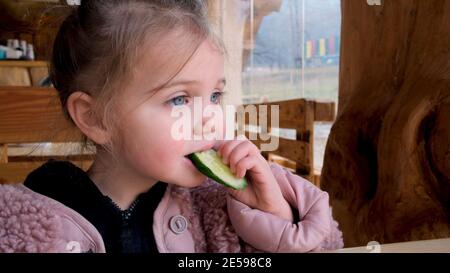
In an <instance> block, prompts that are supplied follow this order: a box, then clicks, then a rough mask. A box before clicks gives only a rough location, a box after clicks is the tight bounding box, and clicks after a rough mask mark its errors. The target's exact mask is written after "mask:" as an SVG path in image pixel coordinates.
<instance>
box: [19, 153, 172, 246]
mask: <svg viewBox="0 0 450 273" xmlns="http://www.w3.org/2000/svg"><path fill="white" fill-rule="evenodd" d="M24 184H25V186H27V187H28V188H30V189H31V190H33V191H35V192H38V193H40V194H43V195H45V196H48V197H50V198H52V199H55V200H57V201H59V202H61V203H62V204H64V205H66V206H68V207H69V208H71V209H73V210H75V211H77V212H78V213H79V214H81V215H82V216H83V217H84V218H86V219H87V220H88V221H89V222H91V223H92V224H93V225H94V226H95V228H96V229H97V230H98V231H99V232H100V234H101V235H102V238H103V241H104V243H105V248H106V252H109V253H157V252H158V249H157V247H156V243H155V238H154V235H153V228H152V225H153V213H154V212H155V210H156V208H157V206H158V204H159V202H160V201H161V199H162V197H163V195H164V192H165V190H166V186H167V184H166V183H164V182H158V183H156V184H155V185H154V186H153V187H152V188H151V189H150V190H149V191H148V192H146V193H142V194H140V195H139V197H138V198H137V199H136V200H135V201H134V202H133V204H132V205H131V206H130V208H129V209H127V210H125V211H122V210H121V209H120V208H119V207H118V206H117V205H116V204H115V203H114V202H113V201H112V200H111V199H110V198H109V197H108V196H105V195H103V194H102V193H101V192H100V190H99V189H98V188H97V186H96V185H95V184H94V182H93V181H92V180H91V179H90V178H89V176H88V175H87V174H86V173H85V172H84V171H83V170H82V169H80V168H78V167H77V166H75V165H73V164H72V163H70V162H66V161H54V160H50V161H48V162H47V163H45V164H44V165H42V166H41V167H39V168H38V169H36V170H34V171H33V172H31V173H30V174H29V175H28V176H27V178H26V180H25V182H24Z"/></svg>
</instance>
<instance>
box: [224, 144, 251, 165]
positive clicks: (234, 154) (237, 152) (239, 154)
mask: <svg viewBox="0 0 450 273" xmlns="http://www.w3.org/2000/svg"><path fill="white" fill-rule="evenodd" d="M251 145H252V143H250V142H249V141H244V142H242V143H239V144H238V145H237V146H236V147H234V149H233V150H232V151H231V153H230V155H229V156H228V158H229V160H228V161H229V162H230V169H231V172H233V173H235V170H236V163H238V162H239V160H241V159H242V158H244V157H246V156H247V155H249V154H250V152H251V149H252V146H251Z"/></svg>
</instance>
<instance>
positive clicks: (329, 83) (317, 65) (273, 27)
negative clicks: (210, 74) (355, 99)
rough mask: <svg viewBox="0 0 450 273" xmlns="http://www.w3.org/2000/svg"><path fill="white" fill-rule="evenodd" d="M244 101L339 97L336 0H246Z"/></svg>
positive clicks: (337, 3)
mask: <svg viewBox="0 0 450 273" xmlns="http://www.w3.org/2000/svg"><path fill="white" fill-rule="evenodd" d="M249 2H250V4H251V5H252V7H251V9H250V16H249V19H248V20H249V24H248V25H247V29H253V31H252V32H250V31H248V32H250V33H248V32H247V35H246V38H245V41H244V43H245V45H244V48H245V49H246V50H247V51H248V52H245V50H244V60H243V62H244V65H243V72H242V73H243V76H242V78H243V82H242V89H243V100H244V104H245V103H258V102H262V101H281V100H290V99H295V98H312V99H327V100H333V101H337V97H338V76H339V65H338V64H339V47H340V22H341V13H340V0H254V1H249Z"/></svg>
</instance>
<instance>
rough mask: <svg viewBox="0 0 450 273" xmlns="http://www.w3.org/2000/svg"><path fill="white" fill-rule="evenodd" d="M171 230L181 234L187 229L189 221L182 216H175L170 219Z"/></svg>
mask: <svg viewBox="0 0 450 273" xmlns="http://www.w3.org/2000/svg"><path fill="white" fill-rule="evenodd" d="M169 224H170V229H171V230H172V231H173V232H174V233H176V234H181V233H183V232H184V231H185V230H186V228H187V224H188V223H187V220H186V218H184V217H183V216H181V215H177V216H174V217H172V218H171V219H170V223H169Z"/></svg>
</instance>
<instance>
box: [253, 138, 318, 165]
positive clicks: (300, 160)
mask: <svg viewBox="0 0 450 273" xmlns="http://www.w3.org/2000/svg"><path fill="white" fill-rule="evenodd" d="M278 141H279V146H278V149H277V150H275V151H270V152H269V153H272V154H274V155H278V156H281V157H285V158H287V159H289V160H292V161H294V162H295V163H296V164H297V170H299V171H300V170H301V172H303V173H304V172H308V173H310V171H311V170H312V165H311V164H312V161H311V153H310V150H312V149H311V146H310V144H309V143H306V142H303V141H297V140H291V139H284V138H279V139H278ZM252 142H253V143H254V144H255V145H256V146H257V147H258V148H259V149H261V144H263V143H267V144H268V143H269V141H261V140H260V139H257V140H252Z"/></svg>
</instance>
